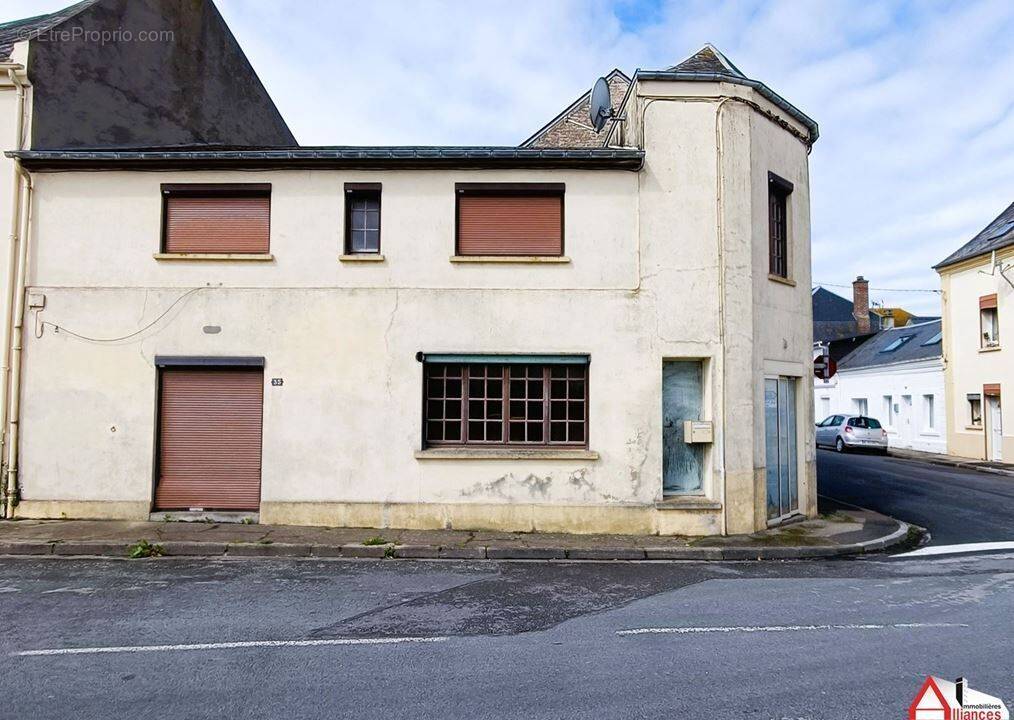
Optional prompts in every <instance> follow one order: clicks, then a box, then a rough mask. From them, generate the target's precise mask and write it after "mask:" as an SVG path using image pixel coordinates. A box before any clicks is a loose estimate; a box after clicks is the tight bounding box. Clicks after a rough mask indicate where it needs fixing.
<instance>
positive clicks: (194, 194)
mask: <svg viewBox="0 0 1014 720" xmlns="http://www.w3.org/2000/svg"><path fill="white" fill-rule="evenodd" d="M270 228H271V186H270V185H267V184H255V183H248V184H215V185H163V186H162V252H164V253H181V254H182V253H190V254H230V255H261V254H266V253H268V252H270Z"/></svg>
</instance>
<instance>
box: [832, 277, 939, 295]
mask: <svg viewBox="0 0 1014 720" xmlns="http://www.w3.org/2000/svg"><path fill="white" fill-rule="evenodd" d="M813 287H840V288H850V287H852V286H851V285H842V284H839V283H825V282H817V281H816V280H815V281H814V282H813ZM870 290H876V291H877V292H906V293H918V292H923V293H938V294H939V293H942V292H943V290H930V289H926V288H917V289H912V290H906V289H905V288H881V287H871V288H870Z"/></svg>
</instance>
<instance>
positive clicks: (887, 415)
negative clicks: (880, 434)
mask: <svg viewBox="0 0 1014 720" xmlns="http://www.w3.org/2000/svg"><path fill="white" fill-rule="evenodd" d="M884 421H885V422H886V423H887V426H888V427H894V398H893V397H891V396H890V395H884Z"/></svg>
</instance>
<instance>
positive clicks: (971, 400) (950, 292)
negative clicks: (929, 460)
mask: <svg viewBox="0 0 1014 720" xmlns="http://www.w3.org/2000/svg"><path fill="white" fill-rule="evenodd" d="M936 270H937V272H939V273H940V286H941V289H942V290H943V332H944V377H945V392H946V396H947V412H948V414H949V417H948V418H947V451H948V453H950V454H951V455H958V456H961V457H968V458H978V459H982V460H989V461H995V462H1004V463H1014V399H1012V396H1014V360H1012V358H1011V348H1010V345H1011V343H1012V342H1014V203H1012V204H1011V205H1009V206H1008V207H1007V209H1006V210H1004V211H1003V212H1002V213H1000V215H998V216H997V217H996V219H995V220H993V222H991V223H990V224H989V225H987V226H986V227H985V228H984V229H983V230H982V232H980V233H978V234H977V235H976V236H975V237H973V238H972V239H971V240H969V241H968V242H967V243H965V244H964V245H962V246H961V247H960V248H958V249H957V250H956V251H954V252H953V253H952V254H951V255H949V256H948V257H947V258H946V259H944V260H943V261H942V262H941V263H940V264H938V265H937V266H936Z"/></svg>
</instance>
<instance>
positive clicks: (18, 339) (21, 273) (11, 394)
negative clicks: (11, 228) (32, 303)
mask: <svg viewBox="0 0 1014 720" xmlns="http://www.w3.org/2000/svg"><path fill="white" fill-rule="evenodd" d="M17 168H18V171H19V173H20V175H21V176H22V177H24V180H25V204H24V214H23V215H22V225H21V242H20V243H19V244H18V272H17V278H16V280H15V285H14V312H13V315H12V318H11V319H10V320H9V321H8V325H10V326H11V327H10V335H11V337H10V348H9V350H8V353H9V356H10V364H11V367H10V380H9V382H8V386H9V387H8V391H7V393H8V401H7V405H8V409H7V448H6V450H7V472H6V473H5V477H4V478H3V480H4V483H5V485H6V489H5V495H6V498H7V502H6V507H5V508H4V511H5V513H6V515H5V517H7V518H13V517H14V507H15V506H16V505H17V499H18V435H19V428H20V426H19V420H20V418H21V348H22V342H23V339H22V336H23V333H22V329H23V327H24V317H25V285H26V283H27V278H28V272H27V268H28V233H29V229H30V227H31V217H32V178H31V176H30V175H28V173H26V172H25V171H24V170H23V169H22V168H21V165H20V163H19V164H18V165H17ZM19 180H20V178H19Z"/></svg>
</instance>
